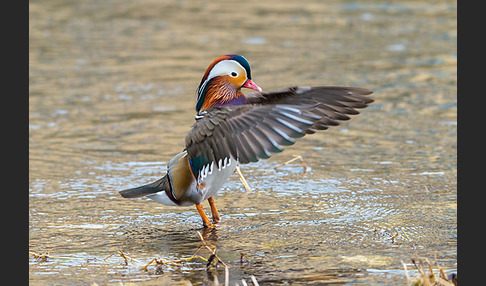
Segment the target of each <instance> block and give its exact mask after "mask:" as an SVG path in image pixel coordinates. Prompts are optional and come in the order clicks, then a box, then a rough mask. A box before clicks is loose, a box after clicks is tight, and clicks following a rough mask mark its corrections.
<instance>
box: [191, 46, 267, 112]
mask: <svg viewBox="0 0 486 286" xmlns="http://www.w3.org/2000/svg"><path fill="white" fill-rule="evenodd" d="M242 87H246V88H249V89H253V90H256V91H260V92H261V91H262V89H261V88H260V87H259V86H258V85H256V84H255V83H254V82H253V81H252V80H251V69H250V63H249V62H248V60H247V59H245V58H244V57H243V56H240V55H224V56H221V57H219V58H217V59H215V60H214V61H213V62H212V63H211V64H210V65H209V67H208V68H207V70H206V72H205V73H204V76H203V78H202V79H201V83H200V84H199V87H198V89H197V104H196V111H197V112H198V113H200V112H202V111H204V110H206V109H208V108H209V107H211V106H221V105H227V104H231V105H239V104H245V103H246V97H245V95H244V94H243V92H241V88H242Z"/></svg>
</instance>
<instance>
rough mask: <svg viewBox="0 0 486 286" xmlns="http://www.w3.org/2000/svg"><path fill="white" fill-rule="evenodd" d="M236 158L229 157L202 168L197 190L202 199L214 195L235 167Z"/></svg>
mask: <svg viewBox="0 0 486 286" xmlns="http://www.w3.org/2000/svg"><path fill="white" fill-rule="evenodd" d="M236 165H237V163H236V160H235V159H234V158H233V157H231V158H228V159H226V160H220V161H219V162H214V163H213V164H211V165H208V166H207V167H205V168H203V170H202V171H201V175H200V178H199V179H198V186H199V191H200V192H201V194H202V201H203V200H206V199H208V198H210V197H213V196H214V195H216V192H217V191H218V190H219V189H220V188H221V187H222V186H223V184H224V183H226V181H227V180H228V179H229V177H230V176H231V174H233V172H234V171H235V169H236Z"/></svg>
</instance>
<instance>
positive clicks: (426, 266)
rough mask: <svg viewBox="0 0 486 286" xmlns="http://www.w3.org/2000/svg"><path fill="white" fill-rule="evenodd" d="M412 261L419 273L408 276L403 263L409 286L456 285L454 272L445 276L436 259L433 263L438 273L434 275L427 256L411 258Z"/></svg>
mask: <svg viewBox="0 0 486 286" xmlns="http://www.w3.org/2000/svg"><path fill="white" fill-rule="evenodd" d="M412 263H413V265H414V267H415V269H416V270H417V271H418V272H419V274H420V275H418V276H415V277H413V278H410V276H409V275H408V270H407V266H406V265H405V263H402V264H403V268H404V269H405V276H406V277H407V285H409V286H457V275H456V274H455V273H454V274H452V275H450V276H447V275H446V274H445V273H444V269H443V268H441V267H439V264H438V263H437V261H436V262H435V263H434V264H435V267H436V269H438V272H439V275H438V276H437V275H435V273H434V268H433V267H432V264H431V263H430V261H429V260H428V259H427V258H418V259H415V258H412Z"/></svg>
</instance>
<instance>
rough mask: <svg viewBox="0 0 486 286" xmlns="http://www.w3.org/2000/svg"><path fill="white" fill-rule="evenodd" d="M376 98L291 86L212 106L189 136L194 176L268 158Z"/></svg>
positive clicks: (348, 91) (333, 88)
mask: <svg viewBox="0 0 486 286" xmlns="http://www.w3.org/2000/svg"><path fill="white" fill-rule="evenodd" d="M371 93H372V92H371V91H369V90H367V89H363V88H356V87H336V86H317V87H290V88H287V89H283V90H279V91H275V92H269V93H260V92H256V93H252V94H249V95H247V99H248V104H245V105H240V106H231V105H227V106H219V107H215V106H213V107H211V108H209V109H207V112H205V113H201V114H199V115H198V116H197V117H196V118H197V120H196V123H195V124H194V125H193V127H192V129H191V131H190V132H189V134H188V135H187V137H186V149H187V152H188V155H189V158H190V160H191V166H192V167H193V172H194V174H199V173H200V172H201V171H202V170H203V168H204V167H205V166H210V165H208V164H211V163H213V162H216V163H215V164H216V166H218V167H219V166H220V165H221V164H223V163H224V160H228V159H229V158H230V157H233V158H236V159H238V161H239V162H240V163H242V164H245V163H249V162H256V161H258V160H259V159H268V158H269V157H270V156H271V153H278V152H282V150H283V148H282V146H288V145H292V144H294V143H295V139H296V138H300V137H303V136H305V134H312V133H315V132H316V130H325V129H327V128H329V126H336V125H339V123H340V121H345V120H349V119H350V116H349V115H357V114H359V112H358V111H357V110H356V109H361V108H365V107H367V106H368V104H370V103H371V102H373V100H372V99H371V98H369V97H367V96H366V95H368V94H371ZM219 162H223V163H219ZM218 164H219V165H218ZM204 170H206V169H204ZM204 170H203V171H204Z"/></svg>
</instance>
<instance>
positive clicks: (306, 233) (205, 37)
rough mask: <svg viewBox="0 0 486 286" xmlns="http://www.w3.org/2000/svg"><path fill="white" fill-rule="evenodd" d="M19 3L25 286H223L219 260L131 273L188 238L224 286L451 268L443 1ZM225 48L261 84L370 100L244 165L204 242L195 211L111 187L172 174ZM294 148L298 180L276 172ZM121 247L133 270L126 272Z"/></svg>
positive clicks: (291, 170) (356, 279)
mask: <svg viewBox="0 0 486 286" xmlns="http://www.w3.org/2000/svg"><path fill="white" fill-rule="evenodd" d="M160 2H163V3H160ZM29 8H30V9H29V14H30V16H29V26H30V31H29V39H30V41H29V46H30V47H29V61H30V69H29V91H30V94H29V249H30V251H32V252H35V253H45V252H49V255H50V257H49V258H48V259H47V260H46V261H43V260H38V259H35V258H34V257H31V258H30V260H29V262H30V264H29V266H30V267H29V278H30V283H32V284H35V285H37V284H40V285H44V284H45V285H60V284H82V283H81V282H89V283H92V282H96V283H98V284H99V285H103V284H111V283H113V284H116V283H118V282H119V281H121V282H123V283H130V282H135V283H139V284H141V285H155V284H163V283H169V282H173V283H177V282H183V281H185V280H187V281H190V282H191V283H193V284H195V285H201V284H211V285H212V283H213V281H214V280H215V279H217V280H218V281H219V282H221V283H222V282H223V281H224V280H225V276H224V269H223V267H221V265H220V266H218V268H217V269H214V268H210V269H209V270H206V262H204V261H203V260H201V259H194V260H192V261H190V262H188V263H184V264H183V265H182V266H180V267H176V266H165V267H164V268H162V269H161V270H162V272H158V271H156V267H155V266H153V265H151V266H149V267H148V268H147V269H148V270H147V271H143V270H140V267H141V266H143V265H145V264H147V263H148V262H149V261H150V260H152V259H153V258H164V259H168V260H177V259H181V258H189V257H190V256H191V255H193V254H194V253H195V252H196V251H197V250H198V248H199V246H200V240H199V238H198V234H197V231H200V232H201V233H202V234H203V235H204V236H205V239H206V242H207V243H208V244H209V245H211V246H212V247H216V248H217V254H218V256H219V257H220V258H221V259H222V260H223V261H224V262H225V263H226V264H227V265H228V266H229V267H230V268H229V277H230V280H231V285H234V284H235V283H237V282H241V279H245V280H246V281H247V283H250V281H251V280H250V276H252V275H254V276H255V277H256V279H257V280H258V281H259V282H260V284H261V285H271V284H282V283H289V284H292V285H296V284H325V283H329V284H383V285H404V284H405V282H406V279H405V273H404V271H403V266H402V262H404V263H406V264H407V265H408V269H409V270H410V269H412V268H413V266H411V265H410V261H411V260H410V259H411V258H413V257H426V258H428V259H429V260H434V259H436V260H437V262H438V263H439V265H441V266H442V267H444V268H445V269H447V271H456V267H457V217H456V212H457V183H456V179H457V164H456V159H457V142H456V136H457V116H456V111H457V105H456V102H457V88H456V85H457V81H456V76H457V73H456V64H457V54H456V49H457V45H456V41H457V25H456V17H457V14H456V2H455V1H436V2H435V3H432V2H430V1H396V2H386V3H381V2H377V1H361V2H359V3H358V2H346V1H344V2H343V1H326V2H325V3H322V1H307V2H306V5H303V4H301V3H297V2H296V3H288V1H286V2H283V3H281V2H277V1H265V2H262V1H254V0H249V1H245V2H244V3H242V2H237V1H224V2H215V1H211V2H208V3H206V2H204V1H143V2H141V3H139V2H132V1H101V3H98V2H97V1H82V2H80V3H74V2H73V3H71V2H69V3H68V2H65V1H38V2H35V1H34V2H30V3H29ZM226 53H239V54H243V55H244V56H245V57H247V58H248V59H249V61H250V63H251V64H252V75H253V79H254V81H255V82H256V83H257V84H259V85H260V86H261V87H262V88H263V89H264V90H272V89H278V88H282V87H286V86H289V85H319V84H326V85H346V86H360V87H364V88H369V89H371V90H373V91H374V94H373V98H374V99H375V102H374V103H373V104H372V105H371V106H369V107H368V108H367V109H365V110H363V111H362V112H361V114H360V115H358V116H356V117H354V118H353V119H352V120H350V121H349V122H344V123H343V124H341V125H340V126H337V127H334V128H331V129H329V130H327V131H324V132H320V133H317V134H314V135H310V136H306V137H305V138H302V139H300V140H299V141H298V142H297V143H296V144H295V145H294V146H290V147H288V148H286V151H284V152H283V153H281V154H278V155H276V156H273V157H272V158H271V159H269V160H266V161H261V162H258V163H254V164H249V165H244V166H242V171H243V173H244V174H245V176H246V178H247V180H248V182H249V184H250V187H251V188H252V191H251V192H247V191H246V190H245V189H244V188H243V185H242V184H241V183H240V181H239V179H238V177H237V176H236V175H234V176H233V177H232V178H231V179H230V181H228V183H226V184H225V186H224V187H223V188H222V189H221V190H220V191H219V193H218V195H217V198H216V204H217V206H218V208H219V210H220V213H221V214H222V222H221V223H220V227H219V228H218V229H217V230H214V231H210V232H207V231H204V230H203V229H201V220H200V217H199V216H198V214H197V212H196V210H195V208H193V207H183V208H177V207H167V206H163V205H160V204H157V203H156V202H153V201H150V200H147V199H134V200H126V199H122V198H121V197H120V196H119V195H118V193H117V191H118V190H121V189H124V188H127V187H133V186H137V185H140V184H143V183H147V182H150V181H153V180H155V179H157V178H159V177H160V176H162V175H163V174H164V173H165V169H166V164H167V162H168V161H169V160H170V159H171V158H172V156H173V155H174V154H176V153H177V152H179V151H180V150H181V149H182V148H183V147H184V146H183V142H184V137H185V135H186V133H187V132H188V131H189V128H190V126H191V125H192V123H193V120H194V112H195V111H194V105H195V90H196V88H197V85H198V84H199V81H200V79H201V77H202V74H203V73H204V71H205V69H206V67H207V65H208V64H209V63H210V62H211V61H212V60H213V59H214V58H215V57H217V56H219V55H222V54H226ZM294 154H295V155H301V156H302V157H303V158H304V160H305V162H306V164H307V165H308V167H309V168H308V169H307V170H306V172H303V167H302V165H301V164H300V163H299V162H298V161H294V162H293V163H291V164H289V165H286V166H284V167H281V168H278V169H276V170H275V169H274V168H273V167H274V166H277V165H278V164H280V163H283V162H284V161H286V160H289V159H292V158H293V157H292V155H294ZM207 209H209V208H207ZM392 237H393V238H392ZM119 250H123V252H124V253H125V254H126V255H128V256H130V257H131V258H134V259H136V260H133V261H128V265H125V263H124V260H123V258H121V257H120V256H119V255H118V254H116V252H117V251H119ZM241 253H243V254H244V255H245V257H246V258H244V259H241ZM112 254H114V255H112ZM198 254H200V255H201V256H203V257H206V258H208V257H209V256H210V253H209V251H208V250H206V249H202V250H200V251H199V252H198ZM110 255H111V256H110ZM107 257H108V258H107ZM106 258H107V259H106ZM410 275H411V276H414V275H416V273H414V272H412V271H410Z"/></svg>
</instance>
